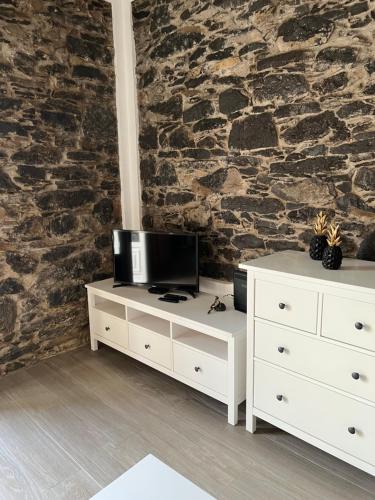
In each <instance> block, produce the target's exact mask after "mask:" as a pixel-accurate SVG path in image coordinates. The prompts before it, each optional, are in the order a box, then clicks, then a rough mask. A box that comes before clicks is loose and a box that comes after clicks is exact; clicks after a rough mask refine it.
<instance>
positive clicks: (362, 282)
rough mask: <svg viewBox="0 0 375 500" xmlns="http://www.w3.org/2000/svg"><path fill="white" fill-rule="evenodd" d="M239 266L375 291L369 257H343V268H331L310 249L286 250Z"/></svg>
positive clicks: (374, 272)
mask: <svg viewBox="0 0 375 500" xmlns="http://www.w3.org/2000/svg"><path fill="white" fill-rule="evenodd" d="M239 267H240V268H241V269H246V270H254V271H264V272H270V271H271V272H274V273H279V274H283V275H285V276H289V277H299V278H305V279H309V280H310V279H312V280H319V281H323V282H325V283H326V284H329V283H331V284H337V285H344V286H345V285H346V286H354V287H360V288H365V289H368V290H371V291H373V292H375V262H369V261H366V260H359V259H343V261H342V265H341V268H340V269H339V270H337V271H331V270H328V269H325V268H324V267H323V266H322V263H321V262H320V261H316V260H312V259H311V258H310V256H309V254H308V253H307V252H298V251H294V250H286V251H284V252H276V253H274V254H271V255H267V256H265V257H259V258H258V259H254V260H251V261H247V262H243V263H242V264H240V266H239Z"/></svg>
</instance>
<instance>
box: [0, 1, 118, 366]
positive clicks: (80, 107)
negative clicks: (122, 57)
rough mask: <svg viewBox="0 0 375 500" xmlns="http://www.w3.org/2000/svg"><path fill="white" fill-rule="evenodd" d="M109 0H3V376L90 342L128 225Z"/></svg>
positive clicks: (0, 303)
mask: <svg viewBox="0 0 375 500" xmlns="http://www.w3.org/2000/svg"><path fill="white" fill-rule="evenodd" d="M111 30H112V28H111V11H110V6H109V4H107V3H106V2H104V1H101V0H88V1H86V0H55V1H48V0H6V1H5V0H3V1H0V39H1V48H0V373H1V374H3V373H6V372H7V371H9V370H12V369H14V368H17V367H19V366H23V365H25V364H30V363H33V362H34V361H35V360H37V359H40V358H42V357H46V356H49V355H52V354H54V353H57V352H60V351H62V350H66V349H72V348H74V347H77V346H79V345H82V344H83V343H85V342H87V339H88V327H87V324H88V318H87V307H86V303H85V302H86V300H85V289H84V287H83V284H84V283H85V282H88V281H90V280H93V279H95V278H96V277H99V276H104V275H107V274H108V273H110V272H111V247H110V229H111V226H112V225H113V224H116V225H117V224H119V223H120V222H119V221H120V215H119V214H120V210H119V188H120V186H119V179H118V160H117V132H116V119H115V104H114V102H115V100H114V74H113V64H112V56H113V54H112V52H113V49H112V31H111Z"/></svg>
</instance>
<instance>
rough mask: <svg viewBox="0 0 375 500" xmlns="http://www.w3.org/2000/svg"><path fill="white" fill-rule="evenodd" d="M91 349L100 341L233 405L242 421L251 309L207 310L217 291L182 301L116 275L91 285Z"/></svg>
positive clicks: (233, 419) (231, 414) (231, 415)
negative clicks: (116, 280) (122, 282)
mask: <svg viewBox="0 0 375 500" xmlns="http://www.w3.org/2000/svg"><path fill="white" fill-rule="evenodd" d="M86 288H87V294H88V304H89V317H90V337H91V349H92V350H94V351H95V350H97V349H98V341H99V342H103V343H104V344H107V345H109V346H110V347H113V348H114V349H117V350H118V351H121V352H123V353H124V354H127V355H128V356H131V357H132V358H135V359H137V360H138V361H141V362H142V363H145V364H147V365H149V366H151V367H152V368H155V369H156V370H159V371H161V372H163V373H165V374H167V375H169V376H170V377H173V378H175V379H177V380H179V381H180V382H183V383H185V384H187V385H189V386H191V387H194V388H195V389H197V390H199V391H201V392H203V393H205V394H208V395H209V396H211V397H213V398H215V399H217V400H219V401H222V402H223V403H225V404H227V405H228V422H229V423H230V424H232V425H236V424H237V421H238V405H239V404H240V403H242V401H244V400H245V393H246V387H245V386H246V382H245V381H246V314H243V313H241V312H239V311H235V310H234V308H233V306H232V305H229V302H231V301H226V304H227V310H226V311H225V312H215V311H214V312H212V313H211V314H207V311H208V310H209V307H210V305H211V304H212V302H213V300H214V296H213V295H210V294H207V293H199V294H198V296H197V297H196V298H195V299H193V298H191V297H189V296H188V295H187V296H188V297H189V298H188V300H187V301H184V302H179V303H178V304H174V303H168V302H162V301H160V300H158V297H159V296H158V295H153V294H150V293H148V291H147V289H146V288H143V287H142V288H141V287H135V286H129V287H121V288H113V279H107V280H103V281H98V282H96V283H91V284H89V285H86Z"/></svg>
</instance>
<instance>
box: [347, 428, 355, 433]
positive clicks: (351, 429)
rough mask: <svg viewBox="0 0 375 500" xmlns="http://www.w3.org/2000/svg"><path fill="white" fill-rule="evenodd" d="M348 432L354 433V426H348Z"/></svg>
mask: <svg viewBox="0 0 375 500" xmlns="http://www.w3.org/2000/svg"><path fill="white" fill-rule="evenodd" d="M348 432H349V434H355V433H356V428H355V427H348Z"/></svg>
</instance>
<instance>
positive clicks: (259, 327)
mask: <svg viewBox="0 0 375 500" xmlns="http://www.w3.org/2000/svg"><path fill="white" fill-rule="evenodd" d="M255 356H256V357H257V358H259V359H264V360H265V361H269V362H270V363H274V364H276V365H278V366H281V367H283V368H287V369H288V370H292V371H294V372H297V373H300V374H302V375H305V376H307V377H310V378H312V379H315V380H318V381H319V382H323V383H325V384H329V385H331V386H333V387H336V388H338V389H341V390H342V391H346V392H349V393H351V394H354V395H356V396H358V397H361V398H365V399H368V400H370V401H373V402H375V357H374V356H370V355H367V354H362V353H360V352H356V351H350V350H349V349H346V348H345V347H339V346H336V345H333V344H330V343H328V342H324V341H322V340H319V339H317V338H315V337H308V336H307V335H301V334H298V333H295V332H293V331H288V330H286V329H284V328H280V327H277V326H270V325H266V324H264V323H260V322H256V324H255Z"/></svg>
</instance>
